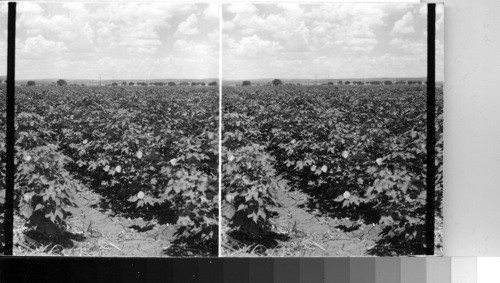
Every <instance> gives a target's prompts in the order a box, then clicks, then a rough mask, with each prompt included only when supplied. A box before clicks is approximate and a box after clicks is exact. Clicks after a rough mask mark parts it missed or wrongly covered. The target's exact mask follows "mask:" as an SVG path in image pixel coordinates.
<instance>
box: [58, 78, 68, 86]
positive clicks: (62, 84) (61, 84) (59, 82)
mask: <svg viewBox="0 0 500 283" xmlns="http://www.w3.org/2000/svg"><path fill="white" fill-rule="evenodd" d="M67 84H68V83H67V82H66V81H65V80H63V79H60V80H57V85H58V86H65V85H67Z"/></svg>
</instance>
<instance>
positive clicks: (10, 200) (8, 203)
mask: <svg viewBox="0 0 500 283" xmlns="http://www.w3.org/2000/svg"><path fill="white" fill-rule="evenodd" d="M8 5H9V12H8V23H7V101H6V109H7V136H6V142H5V149H6V150H7V154H6V172H5V214H4V215H5V218H4V235H5V237H4V241H5V249H4V254H5V255H12V248H13V242H14V241H13V233H14V231H13V229H14V178H15V176H14V175H15V170H16V168H15V165H14V156H15V148H14V145H15V142H16V140H15V128H14V117H15V104H16V102H15V89H14V88H15V75H16V66H15V59H16V55H15V52H16V3H15V2H9V4H8Z"/></svg>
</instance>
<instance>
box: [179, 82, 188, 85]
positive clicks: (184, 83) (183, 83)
mask: <svg viewBox="0 0 500 283" xmlns="http://www.w3.org/2000/svg"><path fill="white" fill-rule="evenodd" d="M179 85H189V83H188V82H181V83H180V84H179Z"/></svg>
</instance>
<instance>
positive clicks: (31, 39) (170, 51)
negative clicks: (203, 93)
mask: <svg viewBox="0 0 500 283" xmlns="http://www.w3.org/2000/svg"><path fill="white" fill-rule="evenodd" d="M23 6H24V7H23ZM214 8H215V10H214ZM18 11H21V12H18V21H17V23H18V34H17V39H18V44H17V48H18V53H17V57H18V58H17V59H16V60H17V61H16V62H18V63H19V64H18V67H17V68H16V71H17V72H18V77H20V78H31V79H35V78H42V77H43V78H47V77H51V76H53V77H66V78H68V77H73V78H89V77H91V78H93V77H95V74H103V78H104V75H105V74H108V75H111V74H112V75H114V76H115V77H121V78H125V79H126V78H127V77H128V78H136V79H140V78H144V77H145V76H148V77H150V78H153V77H156V78H169V77H170V78H172V77H177V78H179V77H184V78H196V77H197V76H203V77H216V76H217V74H218V57H217V54H218V50H219V49H218V47H219V46H218V31H219V30H218V26H219V23H218V21H217V20H216V19H217V17H215V18H214V17H213V16H214V15H215V14H218V5H216V4H196V3H190V4H186V3H175V4H173V3H137V2H132V3H115V2H113V3H80V2H78V3H42V4H32V3H29V2H24V3H19V5H18ZM22 11H25V12H26V13H22ZM214 12H215V14H214ZM197 15H198V16H197ZM183 17H184V18H183ZM182 19H184V20H186V21H184V22H183V21H182ZM179 26H180V27H179ZM193 28H194V29H193ZM178 29H179V32H177V33H176V31H177V30H178ZM215 31H217V33H216V32H215ZM191 34H196V35H197V36H196V37H193V36H190V35H191ZM174 35H175V36H174ZM188 38H189V39H188ZM175 40H184V42H185V45H184V48H183V49H182V50H181V49H179V48H177V47H176V46H175ZM0 45H1V44H0ZM177 46H179V44H177ZM35 47H37V48H35ZM0 54H1V52H0ZM213 58H216V59H213ZM166 65H168V66H171V68H165V66H166ZM148 74H149V75H148Z"/></svg>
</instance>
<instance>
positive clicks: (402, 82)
mask: <svg viewBox="0 0 500 283" xmlns="http://www.w3.org/2000/svg"><path fill="white" fill-rule="evenodd" d="M396 84H397V85H405V84H406V82H405V81H397V82H396Z"/></svg>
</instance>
